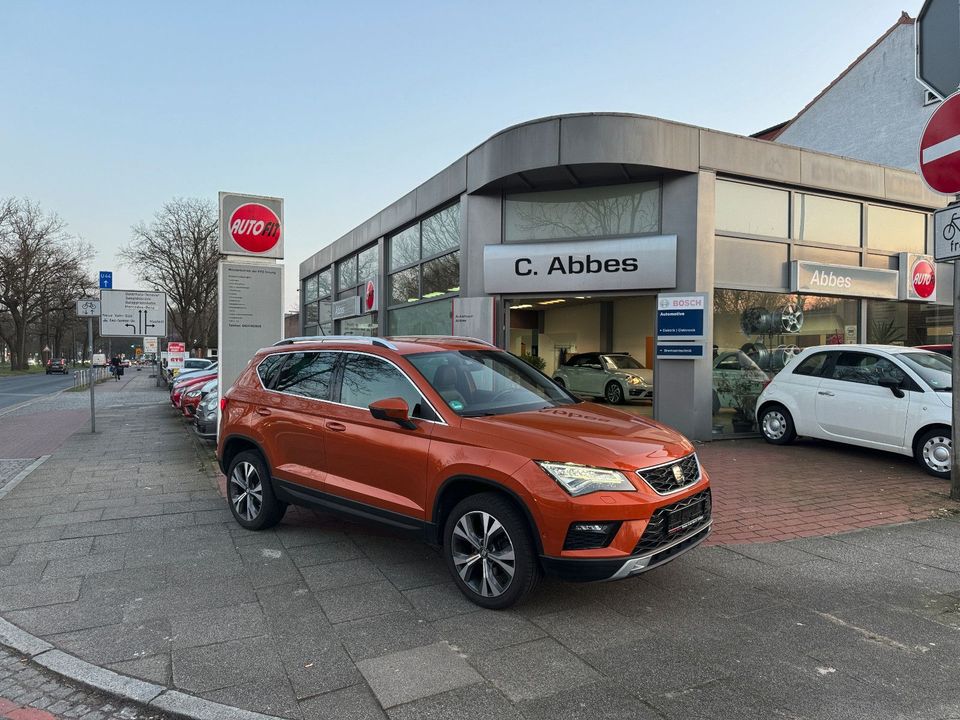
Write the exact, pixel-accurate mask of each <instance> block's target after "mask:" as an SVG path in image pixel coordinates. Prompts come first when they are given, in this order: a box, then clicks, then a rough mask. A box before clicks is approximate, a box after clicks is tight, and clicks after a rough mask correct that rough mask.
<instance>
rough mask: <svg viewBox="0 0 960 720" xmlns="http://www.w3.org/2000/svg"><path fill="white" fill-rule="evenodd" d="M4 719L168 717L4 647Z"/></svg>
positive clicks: (0, 686) (0, 676) (0, 712)
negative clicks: (66, 678)
mask: <svg viewBox="0 0 960 720" xmlns="http://www.w3.org/2000/svg"><path fill="white" fill-rule="evenodd" d="M0 718H2V719H3V720H74V719H78V720H168V718H167V716H166V715H162V714H160V713H157V712H151V711H145V710H143V709H141V708H139V707H137V706H134V705H129V704H127V703H123V702H118V701H117V700H116V699H115V698H111V697H107V696H106V695H103V694H100V693H95V692H91V691H89V690H86V689H84V688H81V687H78V686H75V685H73V684H71V683H67V682H64V681H63V680H62V679H61V678H59V677H58V676H56V675H54V674H53V673H50V672H47V671H45V670H43V669H41V668H38V667H37V666H36V665H33V664H31V663H30V662H29V661H28V660H27V659H26V658H24V657H21V656H19V655H17V654H15V653H12V652H10V651H8V650H5V649H4V648H2V647H0Z"/></svg>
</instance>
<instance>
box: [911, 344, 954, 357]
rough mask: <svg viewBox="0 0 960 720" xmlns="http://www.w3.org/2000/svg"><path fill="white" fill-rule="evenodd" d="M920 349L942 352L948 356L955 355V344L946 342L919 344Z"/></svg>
mask: <svg viewBox="0 0 960 720" xmlns="http://www.w3.org/2000/svg"><path fill="white" fill-rule="evenodd" d="M917 349H918V350H929V351H930V352H935V353H940V354H941V355H946V356H947V357H953V345H950V344H949V343H944V344H942V345H917Z"/></svg>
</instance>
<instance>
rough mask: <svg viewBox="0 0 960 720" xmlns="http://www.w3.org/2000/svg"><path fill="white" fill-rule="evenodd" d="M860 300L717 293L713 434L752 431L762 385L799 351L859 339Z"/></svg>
mask: <svg viewBox="0 0 960 720" xmlns="http://www.w3.org/2000/svg"><path fill="white" fill-rule="evenodd" d="M859 317H860V301H859V300H856V299H852V300H851V299H842V298H833V297H822V296H810V295H800V294H781V293H767V292H756V291H751V290H725V289H717V290H716V291H715V292H714V301H713V343H714V346H713V433H714V435H715V436H724V435H730V434H736V433H745V432H756V424H755V422H754V419H753V410H754V408H755V406H756V402H757V397H759V395H760V393H761V392H762V390H763V388H764V386H765V385H766V383H767V382H768V381H769V380H770V379H771V378H772V377H773V376H774V375H776V374H777V373H778V372H779V371H780V370H781V369H782V368H783V366H784V365H785V364H786V363H787V362H789V361H790V359H791V358H792V357H793V356H794V355H796V354H797V353H798V352H799V351H800V350H801V349H802V348H805V347H810V346H812V345H839V344H843V343H855V342H858V340H859V332H860V331H859V322H858V318H859Z"/></svg>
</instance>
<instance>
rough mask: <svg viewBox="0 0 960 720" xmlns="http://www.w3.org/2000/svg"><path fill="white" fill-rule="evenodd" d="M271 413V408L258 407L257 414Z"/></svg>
mask: <svg viewBox="0 0 960 720" xmlns="http://www.w3.org/2000/svg"><path fill="white" fill-rule="evenodd" d="M269 414H270V409H269V408H257V415H269Z"/></svg>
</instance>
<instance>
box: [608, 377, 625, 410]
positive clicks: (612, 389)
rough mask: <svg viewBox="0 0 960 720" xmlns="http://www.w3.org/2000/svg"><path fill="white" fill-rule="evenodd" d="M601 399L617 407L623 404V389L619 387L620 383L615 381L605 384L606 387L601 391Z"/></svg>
mask: <svg viewBox="0 0 960 720" xmlns="http://www.w3.org/2000/svg"><path fill="white" fill-rule="evenodd" d="M603 399H604V400H606V401H607V402H608V403H610V404H611V405H619V404H620V403H622V402H623V388H622V387H620V383H618V382H616V381H611V382H608V383H607V387H606V388H604V391H603Z"/></svg>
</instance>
